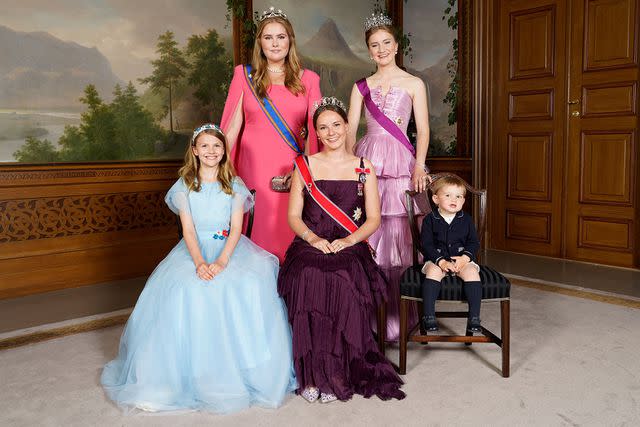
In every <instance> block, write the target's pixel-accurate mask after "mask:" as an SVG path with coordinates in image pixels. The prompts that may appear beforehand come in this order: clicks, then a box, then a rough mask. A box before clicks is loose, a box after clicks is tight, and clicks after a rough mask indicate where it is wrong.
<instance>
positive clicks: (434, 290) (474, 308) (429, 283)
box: [422, 279, 482, 319]
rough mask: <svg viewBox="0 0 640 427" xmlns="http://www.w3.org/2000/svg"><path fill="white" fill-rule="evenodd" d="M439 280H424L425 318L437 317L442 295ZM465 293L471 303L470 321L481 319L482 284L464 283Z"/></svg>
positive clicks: (423, 301)
mask: <svg viewBox="0 0 640 427" xmlns="http://www.w3.org/2000/svg"><path fill="white" fill-rule="evenodd" d="M441 286H442V285H441V283H440V281H439V280H433V279H424V281H423V282H422V306H423V308H424V311H423V313H422V314H423V315H424V316H433V317H435V315H436V300H437V299H438V295H440V288H441ZM464 293H465V294H466V296H467V302H468V303H469V319H471V318H473V317H478V318H479V317H480V303H481V302H482V283H481V282H480V281H473V282H464Z"/></svg>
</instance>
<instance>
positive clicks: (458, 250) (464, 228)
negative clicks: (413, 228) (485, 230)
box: [421, 210, 480, 265]
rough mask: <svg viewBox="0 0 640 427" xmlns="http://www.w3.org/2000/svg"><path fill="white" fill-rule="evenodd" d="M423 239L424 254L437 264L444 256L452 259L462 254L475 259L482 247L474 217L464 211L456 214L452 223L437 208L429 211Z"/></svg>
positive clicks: (424, 224)
mask: <svg viewBox="0 0 640 427" xmlns="http://www.w3.org/2000/svg"><path fill="white" fill-rule="evenodd" d="M421 240H422V255H424V257H425V260H430V261H432V262H433V263H434V264H436V265H437V264H438V261H440V260H441V259H442V258H444V259H446V260H451V257H452V256H461V255H467V256H468V257H469V258H470V259H471V261H475V260H476V254H477V253H478V250H479V249H480V241H479V240H478V233H477V231H476V226H475V225H474V224H473V219H472V218H471V215H468V214H466V213H464V212H463V211H460V212H458V213H457V214H456V216H455V217H454V218H453V221H451V224H447V221H445V220H444V218H442V216H441V215H440V213H439V212H438V211H437V210H436V211H432V212H431V213H429V215H427V216H426V217H425V218H424V220H423V221H422V231H421Z"/></svg>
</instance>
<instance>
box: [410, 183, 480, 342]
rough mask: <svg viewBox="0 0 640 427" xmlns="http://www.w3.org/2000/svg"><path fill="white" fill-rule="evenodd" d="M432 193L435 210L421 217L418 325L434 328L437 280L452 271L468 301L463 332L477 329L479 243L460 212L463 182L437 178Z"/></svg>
mask: <svg viewBox="0 0 640 427" xmlns="http://www.w3.org/2000/svg"><path fill="white" fill-rule="evenodd" d="M432 192H433V196H432V198H433V202H434V203H435V204H436V205H437V206H438V209H437V210H435V211H432V212H431V213H429V215H427V216H426V217H425V218H424V221H423V222H422V232H421V238H422V248H423V255H424V258H425V260H426V263H425V265H424V267H423V268H422V272H423V273H424V274H425V275H426V276H427V277H426V279H425V280H424V281H423V282H422V298H423V306H424V313H423V314H424V315H423V317H422V327H423V328H424V329H425V330H427V331H437V330H438V322H437V321H436V312H435V306H436V299H438V295H439V294H440V282H441V280H442V278H443V277H444V276H445V274H455V275H457V276H459V277H460V278H461V279H462V280H463V281H464V291H465V294H466V295H467V301H468V302H469V318H468V320H467V331H468V332H472V333H473V332H481V331H482V329H481V327H480V302H481V299H482V285H481V283H480V274H479V272H480V267H479V266H478V264H476V263H475V262H474V260H475V256H476V253H477V252H478V250H479V249H480V242H479V241H478V233H477V232H476V227H475V225H474V224H473V220H472V218H471V216H470V215H468V214H466V213H464V212H463V211H462V205H463V204H464V197H465V194H466V188H465V186H464V181H462V179H460V178H458V177H456V176H447V177H443V178H440V179H438V180H437V181H436V182H435V183H434V184H433V188H432Z"/></svg>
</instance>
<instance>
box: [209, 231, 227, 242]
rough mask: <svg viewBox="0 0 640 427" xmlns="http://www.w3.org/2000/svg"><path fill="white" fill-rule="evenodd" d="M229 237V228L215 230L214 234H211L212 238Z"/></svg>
mask: <svg viewBox="0 0 640 427" xmlns="http://www.w3.org/2000/svg"><path fill="white" fill-rule="evenodd" d="M227 237H229V230H222V231H216V234H214V235H213V238H214V239H216V240H217V239H220V240H224V239H226V238H227Z"/></svg>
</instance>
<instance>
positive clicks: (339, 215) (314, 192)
mask: <svg viewBox="0 0 640 427" xmlns="http://www.w3.org/2000/svg"><path fill="white" fill-rule="evenodd" d="M295 165H296V170H297V171H298V173H299V174H300V178H302V181H303V182H304V186H305V188H306V189H307V191H308V192H309V195H310V196H311V198H312V199H313V200H314V201H315V202H316V203H317V204H318V206H320V208H322V210H323V211H325V212H326V213H327V214H328V215H329V216H330V217H331V218H332V219H333V220H334V221H335V222H337V223H338V224H339V225H340V226H341V227H342V228H344V229H345V230H347V231H348V232H349V233H354V232H355V231H356V230H357V229H358V228H359V227H358V225H357V224H356V223H355V222H354V221H353V220H352V219H351V217H350V216H349V215H347V214H346V213H344V211H343V210H342V209H340V207H338V205H336V204H335V203H333V201H332V200H331V199H330V198H329V197H327V195H326V194H324V193H323V192H322V191H321V190H320V189H319V188H318V186H317V185H316V183H315V182H314V181H313V177H312V176H311V171H310V170H309V164H308V163H307V159H306V157H305V156H298V157H296V159H295ZM367 170H368V169H367ZM364 242H365V243H366V244H367V246H368V247H369V250H370V251H371V255H372V256H374V257H375V256H376V253H375V251H374V250H373V248H372V247H371V245H370V244H369V242H368V241H367V240H365V241H364Z"/></svg>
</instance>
